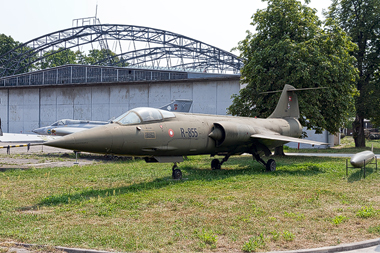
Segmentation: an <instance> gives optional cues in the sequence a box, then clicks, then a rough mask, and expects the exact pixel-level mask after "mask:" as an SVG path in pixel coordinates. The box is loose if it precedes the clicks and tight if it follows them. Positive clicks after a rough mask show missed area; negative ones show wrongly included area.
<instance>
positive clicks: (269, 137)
mask: <svg viewBox="0 0 380 253" xmlns="http://www.w3.org/2000/svg"><path fill="white" fill-rule="evenodd" d="M251 138H254V139H259V140H265V141H283V142H297V143H304V144H310V145H330V144H329V143H324V142H319V141H313V140H305V139H300V138H294V137H289V136H284V135H280V134H278V135H277V134H253V135H251Z"/></svg>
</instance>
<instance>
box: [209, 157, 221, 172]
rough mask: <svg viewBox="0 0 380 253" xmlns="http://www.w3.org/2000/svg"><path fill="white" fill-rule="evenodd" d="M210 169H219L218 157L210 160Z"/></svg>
mask: <svg viewBox="0 0 380 253" xmlns="http://www.w3.org/2000/svg"><path fill="white" fill-rule="evenodd" d="M211 169H212V170H220V162H219V160H218V159H214V160H212V161H211Z"/></svg>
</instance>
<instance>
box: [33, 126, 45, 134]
mask: <svg viewBox="0 0 380 253" xmlns="http://www.w3.org/2000/svg"><path fill="white" fill-rule="evenodd" d="M32 132H33V133H36V134H42V135H43V134H47V133H45V128H44V127H40V128H36V129H33V130H32Z"/></svg>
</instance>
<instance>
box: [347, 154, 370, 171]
mask: <svg viewBox="0 0 380 253" xmlns="http://www.w3.org/2000/svg"><path fill="white" fill-rule="evenodd" d="M374 158H375V154H374V153H373V152H372V151H363V152H359V153H357V154H355V155H353V156H352V157H351V160H350V163H351V165H352V166H353V167H355V168H362V167H364V165H367V164H369V163H370V162H372V160H373V159H374Z"/></svg>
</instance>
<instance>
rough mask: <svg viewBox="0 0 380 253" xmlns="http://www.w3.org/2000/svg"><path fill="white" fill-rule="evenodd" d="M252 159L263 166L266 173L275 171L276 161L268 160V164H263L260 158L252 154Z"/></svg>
mask: <svg viewBox="0 0 380 253" xmlns="http://www.w3.org/2000/svg"><path fill="white" fill-rule="evenodd" d="M253 158H255V159H256V161H258V162H259V163H261V164H262V165H264V166H265V168H266V171H276V161H275V160H273V159H269V160H268V162H265V161H264V160H263V159H261V157H260V156H259V155H257V154H253Z"/></svg>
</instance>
